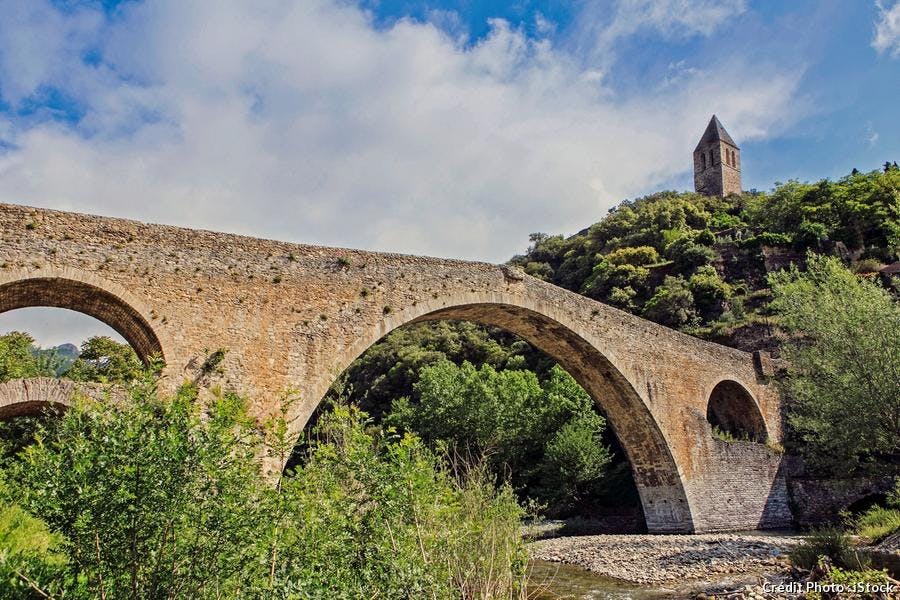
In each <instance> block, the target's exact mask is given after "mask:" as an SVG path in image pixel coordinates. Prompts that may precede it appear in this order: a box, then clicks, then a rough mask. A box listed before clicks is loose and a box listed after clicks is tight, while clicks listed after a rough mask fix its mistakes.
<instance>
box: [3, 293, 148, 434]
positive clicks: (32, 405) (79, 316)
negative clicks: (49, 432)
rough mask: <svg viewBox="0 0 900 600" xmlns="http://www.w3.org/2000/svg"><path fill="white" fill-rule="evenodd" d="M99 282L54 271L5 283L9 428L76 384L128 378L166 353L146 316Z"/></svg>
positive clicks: (65, 397)
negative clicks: (62, 275) (87, 281)
mask: <svg viewBox="0 0 900 600" xmlns="http://www.w3.org/2000/svg"><path fill="white" fill-rule="evenodd" d="M85 277H86V278H88V277H89V276H85ZM101 286H102V282H98V284H93V283H86V282H85V281H81V280H77V279H69V278H63V277H53V276H39V277H28V276H26V277H22V278H19V279H16V278H12V279H11V280H9V279H8V280H7V281H6V282H4V283H0V349H2V351H3V352H2V354H3V356H2V357H0V421H9V423H8V426H7V427H6V428H5V429H6V431H5V433H4V435H5V436H6V435H16V431H18V430H20V429H23V428H27V422H28V420H29V419H41V418H45V417H47V416H48V415H49V416H52V415H53V414H54V413H56V412H58V411H59V410H62V409H63V408H64V407H65V406H66V405H67V404H68V403H69V401H70V400H71V398H72V395H73V394H74V393H75V390H76V388H80V387H84V386H86V385H91V384H90V383H89V382H106V383H113V382H117V381H126V380H130V379H131V378H133V377H134V376H135V375H134V374H136V373H140V372H141V371H142V368H143V367H142V365H141V361H143V362H144V363H145V364H146V363H147V362H148V360H149V358H150V357H151V356H159V357H162V345H161V344H160V342H159V339H158V337H157V336H156V334H155V333H154V331H153V329H152V328H151V327H150V325H149V323H148V321H147V319H145V318H144V317H143V316H142V315H141V314H140V312H138V310H137V309H136V308H134V307H133V306H132V305H131V304H129V303H128V302H126V301H125V300H124V299H122V297H121V295H120V294H117V293H114V292H112V291H110V290H108V289H104V287H101ZM76 382H77V383H76ZM12 421H18V424H14V423H12ZM10 432H12V433H10Z"/></svg>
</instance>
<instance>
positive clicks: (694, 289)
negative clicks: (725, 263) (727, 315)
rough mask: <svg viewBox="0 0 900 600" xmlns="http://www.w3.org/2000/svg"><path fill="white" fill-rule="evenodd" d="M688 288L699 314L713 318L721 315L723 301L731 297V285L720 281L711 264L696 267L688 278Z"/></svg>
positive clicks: (708, 318)
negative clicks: (695, 270)
mask: <svg viewBox="0 0 900 600" xmlns="http://www.w3.org/2000/svg"><path fill="white" fill-rule="evenodd" d="M688 289H689V290H690V291H691V294H692V295H693V296H694V302H695V304H696V306H697V310H698V311H700V314H701V316H702V317H703V318H704V319H706V320H713V319H716V318H717V317H719V316H721V314H722V312H723V310H724V308H725V303H726V302H728V301H729V300H730V299H731V296H732V290H731V286H730V285H728V284H727V283H725V282H724V281H722V278H721V277H720V276H719V273H718V272H717V271H716V270H715V269H714V268H713V267H711V266H708V265H707V266H704V267H700V268H699V269H697V272H696V273H694V274H693V275H691V278H690V279H689V280H688Z"/></svg>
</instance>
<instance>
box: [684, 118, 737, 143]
mask: <svg viewBox="0 0 900 600" xmlns="http://www.w3.org/2000/svg"><path fill="white" fill-rule="evenodd" d="M719 141H722V142H725V143H726V144H731V145H732V146H734V147H735V148H737V147H738V145H737V144H735V143H734V140H733V139H731V136H730V135H728V132H727V131H725V128H724V127H723V126H722V122H721V121H719V118H718V117H717V116H716V115H713V116H712V119H710V120H709V125H707V126H706V131H704V132H703V137H701V138H700V141H699V142H697V148H700V146H703V145H704V144H708V143H709V142H719ZM697 148H695V150H696V149H697Z"/></svg>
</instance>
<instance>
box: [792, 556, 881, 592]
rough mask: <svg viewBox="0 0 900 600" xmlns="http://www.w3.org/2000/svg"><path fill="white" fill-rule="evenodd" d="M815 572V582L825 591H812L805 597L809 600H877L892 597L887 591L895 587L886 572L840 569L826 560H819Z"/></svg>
mask: <svg viewBox="0 0 900 600" xmlns="http://www.w3.org/2000/svg"><path fill="white" fill-rule="evenodd" d="M816 571H817V573H816V577H815V581H816V582H818V583H819V585H820V587H821V588H823V589H824V590H827V591H817V590H813V591H811V592H809V593H808V594H807V595H806V597H807V598H808V599H809V600H826V599H828V600H831V599H832V598H834V599H838V598H860V599H864V598H871V599H872V600H877V599H881V598H888V597H892V596H890V595H889V594H888V593H887V590H888V589H890V588H891V585H894V586H896V582H895V581H893V580H892V579H891V578H890V577H889V576H888V574H887V572H885V571H877V570H875V569H863V570H853V569H841V568H839V567H835V566H833V565H831V564H829V563H828V561H827V560H821V561H819V564H818V565H817V567H816ZM852 590H859V591H852ZM865 590H869V591H865Z"/></svg>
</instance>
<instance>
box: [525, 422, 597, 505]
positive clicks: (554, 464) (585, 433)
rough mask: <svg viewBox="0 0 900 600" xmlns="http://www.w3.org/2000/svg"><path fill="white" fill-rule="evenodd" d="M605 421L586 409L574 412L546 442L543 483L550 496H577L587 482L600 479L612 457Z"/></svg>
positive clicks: (559, 499)
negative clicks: (605, 436) (604, 441)
mask: <svg viewBox="0 0 900 600" xmlns="http://www.w3.org/2000/svg"><path fill="white" fill-rule="evenodd" d="M605 426H606V421H605V420H604V419H603V417H601V416H600V415H598V414H596V413H594V412H589V411H585V412H582V413H580V414H577V415H575V416H574V417H573V418H572V420H571V421H569V422H568V423H566V424H565V425H563V426H562V427H561V428H560V429H559V430H558V431H557V432H556V433H555V434H554V435H553V437H552V438H551V439H550V441H549V442H547V446H546V448H545V450H544V472H545V479H544V481H543V482H542V483H543V486H544V487H545V488H546V489H547V490H548V491H549V493H547V494H546V496H547V497H549V498H550V499H552V500H554V501H556V502H561V501H567V500H577V499H578V496H579V495H580V494H581V493H583V492H584V491H585V490H586V488H587V486H589V485H591V484H594V483H597V482H599V481H600V480H601V479H603V476H604V475H605V474H606V468H607V466H608V465H609V463H610V462H611V460H612V456H611V453H610V451H609V448H607V447H606V446H604V444H603V430H604V428H605Z"/></svg>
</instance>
